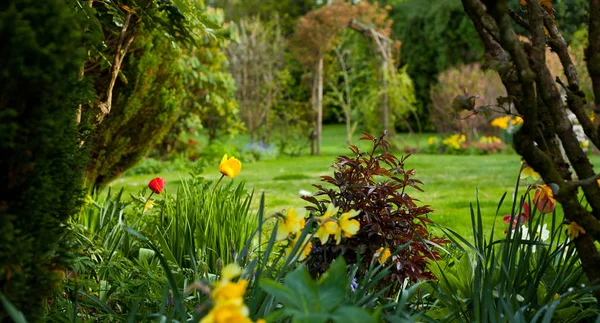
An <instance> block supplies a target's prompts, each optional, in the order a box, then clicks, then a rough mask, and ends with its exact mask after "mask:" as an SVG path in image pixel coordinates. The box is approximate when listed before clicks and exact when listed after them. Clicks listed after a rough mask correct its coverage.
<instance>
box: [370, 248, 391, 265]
mask: <svg viewBox="0 0 600 323" xmlns="http://www.w3.org/2000/svg"><path fill="white" fill-rule="evenodd" d="M391 255H392V252H391V251H390V248H384V247H381V248H379V249H377V251H375V255H374V256H375V257H377V261H378V262H379V263H380V264H384V263H385V262H386V261H387V260H388V258H389V257H390V256H391Z"/></svg>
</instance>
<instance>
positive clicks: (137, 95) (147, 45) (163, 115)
mask: <svg viewBox="0 0 600 323" xmlns="http://www.w3.org/2000/svg"><path fill="white" fill-rule="evenodd" d="M139 37H140V38H139V40H138V41H137V44H136V45H137V48H136V53H135V54H136V55H133V56H130V57H129V60H128V62H127V63H128V65H126V70H127V71H128V76H127V77H128V82H127V83H120V84H118V85H117V86H116V88H115V89H116V92H115V97H114V102H113V107H112V111H111V114H109V115H108V116H106V117H105V118H104V120H103V121H102V123H100V124H99V125H97V126H96V129H95V134H94V136H93V137H92V138H90V140H89V141H88V142H87V144H88V145H89V147H90V148H89V151H90V161H89V163H88V166H87V180H88V183H89V184H90V185H95V186H99V187H102V186H104V185H106V184H108V183H109V182H110V181H111V180H112V179H114V178H115V177H116V176H118V175H119V174H121V173H122V172H124V171H125V170H127V169H128V168H130V167H132V166H134V165H135V164H136V163H138V162H139V161H140V160H141V159H142V158H143V157H144V156H145V155H147V154H148V153H149V152H150V149H151V148H152V147H153V146H154V145H155V144H157V143H158V142H160V140H161V139H162V138H163V136H164V135H165V134H166V133H167V132H168V131H169V130H170V129H171V127H172V126H173V124H174V123H175V121H176V120H177V118H178V116H179V107H180V105H181V101H182V99H183V97H184V93H185V92H184V85H183V82H182V79H181V70H180V68H179V66H178V64H177V60H178V57H179V56H180V55H181V50H180V49H178V48H174V47H173V46H172V43H171V42H170V41H169V40H168V39H165V38H163V37H162V35H161V33H160V32H158V31H154V32H148V33H147V34H143V35H140V36H139ZM90 117H93V116H92V115H90ZM149 120H152V121H151V122H149Z"/></svg>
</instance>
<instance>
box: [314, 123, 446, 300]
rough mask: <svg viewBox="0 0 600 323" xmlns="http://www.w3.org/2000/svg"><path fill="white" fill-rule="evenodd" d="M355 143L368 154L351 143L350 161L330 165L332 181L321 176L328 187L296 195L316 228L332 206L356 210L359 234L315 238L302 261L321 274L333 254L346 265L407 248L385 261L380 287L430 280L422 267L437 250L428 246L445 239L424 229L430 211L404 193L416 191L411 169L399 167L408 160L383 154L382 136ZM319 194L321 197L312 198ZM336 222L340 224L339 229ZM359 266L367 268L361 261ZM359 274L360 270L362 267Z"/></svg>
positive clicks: (386, 146) (342, 159)
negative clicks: (367, 147)
mask: <svg viewBox="0 0 600 323" xmlns="http://www.w3.org/2000/svg"><path fill="white" fill-rule="evenodd" d="M361 139H363V140H370V141H372V142H373V149H372V150H371V151H370V152H361V151H359V150H358V148H357V147H356V146H352V145H351V146H350V150H352V152H353V153H354V154H355V157H352V158H350V157H345V156H340V157H338V158H337V161H336V163H334V164H333V166H332V167H333V169H334V174H333V177H331V176H322V177H321V178H322V181H323V182H325V183H328V184H331V185H333V187H334V188H326V187H325V186H323V185H315V187H317V188H318V189H319V190H318V191H317V193H315V194H314V196H303V197H302V198H303V199H305V200H306V201H308V202H310V203H312V204H314V206H310V207H307V209H309V210H311V211H312V213H311V216H312V217H317V216H318V217H320V219H321V220H320V221H319V223H320V225H321V226H324V225H325V224H326V222H325V221H324V218H326V217H327V214H328V213H329V212H330V211H329V208H330V207H331V206H335V207H338V208H339V209H340V211H341V212H342V213H344V212H356V214H355V215H356V216H357V217H356V219H357V221H358V223H360V230H359V231H358V232H357V233H356V234H355V235H353V236H351V237H350V236H349V235H348V234H346V235H345V236H346V237H347V239H345V240H344V243H342V244H340V243H339V242H338V243H336V244H334V243H326V244H324V245H322V244H321V242H320V241H316V240H315V248H314V250H313V252H312V253H311V254H310V256H309V260H308V266H309V269H310V270H311V273H312V274H313V275H319V274H322V273H323V272H324V271H325V270H326V268H328V266H329V264H330V261H331V260H333V259H335V258H336V257H338V256H339V255H343V256H344V258H346V260H347V261H348V262H349V263H355V262H357V261H358V259H363V260H365V259H366V260H367V261H375V260H379V261H381V262H385V261H386V260H387V258H388V257H385V256H382V253H385V252H386V251H385V250H386V248H387V250H388V251H389V250H396V249H397V248H399V247H401V246H403V245H407V246H408V248H406V249H403V250H402V251H400V252H399V253H398V254H397V255H394V256H392V257H391V258H389V259H390V261H391V263H392V264H393V266H392V268H391V274H390V276H389V277H386V279H385V280H384V281H383V285H382V286H381V287H382V288H383V287H384V286H392V285H393V286H395V287H398V288H399V287H400V286H403V285H404V284H405V281H410V282H416V281H418V280H421V279H434V278H435V276H434V275H433V274H432V273H431V272H430V271H429V270H428V269H427V264H428V262H429V261H431V260H434V259H438V258H439V252H438V250H436V249H432V248H431V247H430V245H437V246H442V245H444V244H445V243H446V242H447V241H446V240H445V239H443V238H440V237H437V236H435V235H433V234H431V233H430V232H429V231H428V229H427V225H428V224H430V223H432V221H431V220H430V219H429V218H427V215H428V214H429V213H430V212H432V210H431V209H430V208H429V206H427V205H425V206H417V204H416V203H415V202H416V201H415V200H413V198H411V197H410V195H408V194H407V192H406V189H410V188H414V189H416V190H419V191H422V189H421V188H420V185H421V184H422V182H421V181H419V180H417V179H414V178H413V176H414V174H415V170H414V169H409V170H406V169H404V162H405V160H406V158H408V156H405V157H402V158H401V159H398V158H397V157H395V156H394V155H392V154H390V153H389V152H388V149H389V144H388V142H387V141H385V140H384V139H383V135H382V136H381V137H379V138H374V137H373V136H371V135H368V134H365V135H364V136H363V137H362V138H361ZM376 152H377V154H376ZM380 179H382V180H380ZM319 196H323V197H324V199H321V200H317V197H319ZM327 204H329V205H330V207H327V206H326V205H327ZM352 210H354V211H352ZM343 215H344V214H342V218H343ZM341 222H342V221H340V226H343V224H342V223H341ZM358 223H357V224H358ZM363 266H367V264H366V263H363ZM362 270H363V271H365V270H366V267H363V268H362Z"/></svg>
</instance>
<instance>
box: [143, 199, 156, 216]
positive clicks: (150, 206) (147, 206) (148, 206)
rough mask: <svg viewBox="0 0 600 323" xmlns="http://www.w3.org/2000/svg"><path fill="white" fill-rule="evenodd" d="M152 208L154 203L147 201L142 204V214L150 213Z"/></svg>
mask: <svg viewBox="0 0 600 323" xmlns="http://www.w3.org/2000/svg"><path fill="white" fill-rule="evenodd" d="M153 207H154V202H152V200H148V201H147V202H146V204H144V213H146V212H148V211H150V209H151V208H153Z"/></svg>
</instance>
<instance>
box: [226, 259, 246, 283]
mask: <svg viewBox="0 0 600 323" xmlns="http://www.w3.org/2000/svg"><path fill="white" fill-rule="evenodd" d="M241 274H242V268H241V267H240V266H239V265H238V264H237V263H235V262H234V263H231V264H229V265H227V266H225V267H224V268H223V270H221V280H223V281H230V280H232V279H234V278H237V277H239V276H240V275H241Z"/></svg>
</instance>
